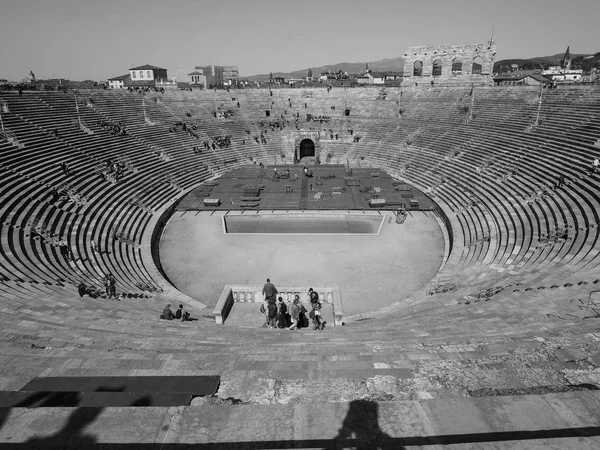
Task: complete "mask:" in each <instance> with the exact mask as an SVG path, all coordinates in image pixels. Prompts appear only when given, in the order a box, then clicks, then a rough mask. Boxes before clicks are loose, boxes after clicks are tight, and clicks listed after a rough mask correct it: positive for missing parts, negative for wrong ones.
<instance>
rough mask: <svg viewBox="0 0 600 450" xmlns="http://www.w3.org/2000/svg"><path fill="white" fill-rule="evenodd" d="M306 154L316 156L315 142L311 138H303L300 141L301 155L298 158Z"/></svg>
mask: <svg viewBox="0 0 600 450" xmlns="http://www.w3.org/2000/svg"><path fill="white" fill-rule="evenodd" d="M306 156H312V157H314V156H315V143H314V142H313V141H312V140H311V139H303V140H302V141H301V142H300V157H299V158H298V159H302V158H304V157H306Z"/></svg>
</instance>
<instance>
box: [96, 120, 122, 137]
mask: <svg viewBox="0 0 600 450" xmlns="http://www.w3.org/2000/svg"><path fill="white" fill-rule="evenodd" d="M97 125H98V126H99V127H100V128H102V129H103V130H105V131H108V132H109V133H110V134H111V135H113V136H125V135H127V131H125V126H124V125H123V122H111V121H108V120H103V121H101V122H98V123H97Z"/></svg>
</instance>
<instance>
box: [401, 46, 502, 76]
mask: <svg viewBox="0 0 600 450" xmlns="http://www.w3.org/2000/svg"><path fill="white" fill-rule="evenodd" d="M495 56H496V43H495V41H494V40H493V39H492V40H490V41H488V42H487V43H485V44H472V45H451V46H447V45H444V46H437V47H436V46H433V47H428V46H417V47H409V48H408V50H407V51H406V53H404V81H405V82H406V81H417V80H422V79H428V80H444V81H447V80H457V81H459V80H463V81H464V80H465V79H471V80H473V81H477V80H478V79H479V80H481V81H485V80H488V79H489V80H491V76H492V71H493V68H494V58H495ZM476 59H477V61H478V62H479V63H481V73H473V62H474V61H475V60H476ZM419 61H420V62H421V63H422V64H423V68H422V75H421V76H415V75H414V66H415V62H419ZM436 61H437V63H436V65H437V66H438V67H439V65H440V64H441V70H440V71H439V74H437V73H436V74H434V73H433V72H434V62H436ZM458 61H460V62H462V69H461V70H460V71H453V70H452V65H453V63H455V62H458Z"/></svg>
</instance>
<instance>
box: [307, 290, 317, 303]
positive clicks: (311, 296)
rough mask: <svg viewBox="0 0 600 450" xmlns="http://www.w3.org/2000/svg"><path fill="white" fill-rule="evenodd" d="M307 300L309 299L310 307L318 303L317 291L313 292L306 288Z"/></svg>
mask: <svg viewBox="0 0 600 450" xmlns="http://www.w3.org/2000/svg"><path fill="white" fill-rule="evenodd" d="M308 298H309V299H310V305H311V307H314V305H315V304H317V302H318V301H319V294H318V293H317V291H313V288H308Z"/></svg>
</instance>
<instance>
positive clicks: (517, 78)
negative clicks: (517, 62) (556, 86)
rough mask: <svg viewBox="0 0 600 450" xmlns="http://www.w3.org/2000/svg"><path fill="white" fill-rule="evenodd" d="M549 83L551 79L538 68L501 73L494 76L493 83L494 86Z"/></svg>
mask: <svg viewBox="0 0 600 450" xmlns="http://www.w3.org/2000/svg"><path fill="white" fill-rule="evenodd" d="M550 83H551V81H550V80H549V79H548V78H547V77H545V76H544V75H542V74H541V73H540V71H539V70H537V71H533V70H522V71H519V72H509V73H501V74H498V75H496V76H495V77H494V84H495V85H496V86H539V85H541V84H544V85H547V84H550Z"/></svg>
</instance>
